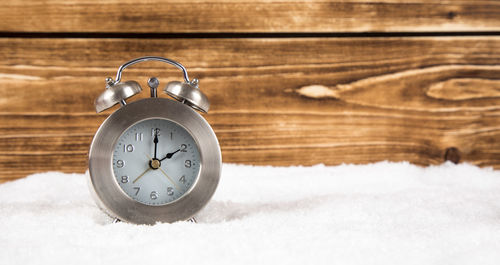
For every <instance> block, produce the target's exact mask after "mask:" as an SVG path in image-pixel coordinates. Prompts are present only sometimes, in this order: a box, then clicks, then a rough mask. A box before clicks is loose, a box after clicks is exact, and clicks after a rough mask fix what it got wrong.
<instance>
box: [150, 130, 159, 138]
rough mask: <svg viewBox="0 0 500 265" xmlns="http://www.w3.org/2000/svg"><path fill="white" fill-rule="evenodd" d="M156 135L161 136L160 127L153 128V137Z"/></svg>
mask: <svg viewBox="0 0 500 265" xmlns="http://www.w3.org/2000/svg"><path fill="white" fill-rule="evenodd" d="M155 135H157V136H160V128H152V129H151V137H155Z"/></svg>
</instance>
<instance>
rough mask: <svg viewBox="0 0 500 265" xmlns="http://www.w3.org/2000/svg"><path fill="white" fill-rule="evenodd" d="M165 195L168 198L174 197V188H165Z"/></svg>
mask: <svg viewBox="0 0 500 265" xmlns="http://www.w3.org/2000/svg"><path fill="white" fill-rule="evenodd" d="M167 195H168V196H173V195H174V188H172V187H168V188H167Z"/></svg>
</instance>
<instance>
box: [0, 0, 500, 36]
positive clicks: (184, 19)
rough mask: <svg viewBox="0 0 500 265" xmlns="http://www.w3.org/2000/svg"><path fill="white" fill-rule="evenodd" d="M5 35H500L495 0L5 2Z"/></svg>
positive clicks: (1, 10) (0, 10)
mask: <svg viewBox="0 0 500 265" xmlns="http://www.w3.org/2000/svg"><path fill="white" fill-rule="evenodd" d="M0 17H2V19H1V20H0V31H4V32H115V33H116V32H117V33H124V32H135V33H185V32H195V33H199V32H205V33H209V32H400V31H403V32H443V31H453V32H463V31H499V30H500V2H499V1H496V0H481V1H474V0H460V1H451V0H446V1H435V0H413V1H401V0H399V1H398V0H377V1H374V0H349V1H323V0H312V1H299V0H290V1H283V0H258V1H250V2H246V1H239V0H219V1H206V0H182V1H180V0H152V1H140V2H138V1H133V0H106V1H101V0H82V1H81V0H78V1H67V0H47V1H43V2H40V1H36V0H4V1H2V2H1V3H0Z"/></svg>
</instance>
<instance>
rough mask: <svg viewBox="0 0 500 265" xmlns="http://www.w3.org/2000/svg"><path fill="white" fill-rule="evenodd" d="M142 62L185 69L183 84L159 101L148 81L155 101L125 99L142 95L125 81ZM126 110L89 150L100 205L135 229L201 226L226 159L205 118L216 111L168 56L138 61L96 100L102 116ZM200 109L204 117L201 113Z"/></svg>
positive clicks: (93, 188) (103, 127) (172, 86)
mask: <svg viewBox="0 0 500 265" xmlns="http://www.w3.org/2000/svg"><path fill="white" fill-rule="evenodd" d="M143 61H160V62H165V63H168V64H170V65H173V66H175V67H177V68H179V69H180V70H182V72H183V75H184V82H178V81H174V82H170V83H168V84H167V85H166V86H165V88H164V92H165V93H166V94H167V95H169V96H170V97H172V98H173V99H174V100H172V99H167V98H159V97H158V95H157V94H158V93H157V88H158V85H159V81H158V79H157V78H155V77H151V78H150V79H149V80H148V86H149V87H150V91H151V97H150V98H146V99H140V100H137V101H134V102H131V103H127V102H126V101H125V100H126V99H127V98H129V97H131V96H133V95H136V94H138V93H140V92H141V91H142V88H141V86H140V85H139V83H137V82H136V81H126V82H121V75H122V71H123V70H124V69H125V68H127V67H128V66H130V65H133V64H136V63H139V62H143ZM115 104H121V107H120V108H119V109H118V110H116V111H115V112H114V113H113V114H111V115H110V116H109V117H108V118H107V119H106V120H105V121H104V122H103V124H102V125H101V126H100V127H99V129H98V130H97V133H96V135H95V136H94V139H93V140H92V144H91V145H90V151H89V173H90V174H89V176H90V184H91V185H90V189H91V192H92V193H93V195H95V196H94V198H95V200H96V202H97V204H98V205H99V206H100V208H102V209H103V210H104V211H105V212H106V213H108V214H109V215H110V216H112V217H114V218H116V220H122V221H126V222H131V223H136V224H154V223H156V222H169V223H171V222H176V221H181V220H191V221H195V219H194V215H195V214H196V213H197V212H198V211H200V210H201V209H202V208H203V207H204V206H205V205H206V204H207V203H208V201H209V200H210V198H211V197H212V195H213V194H214V192H215V190H216V188H217V184H218V182H219V178H220V172H221V165H222V158H221V152H220V147H219V143H218V141H217V137H216V136H215V133H214V132H213V130H212V128H211V127H210V125H209V124H208V123H207V121H206V120H205V119H204V118H203V117H202V116H201V115H200V114H199V113H198V112H202V113H206V112H207V111H208V109H209V101H208V99H207V97H206V96H205V95H204V94H203V93H202V92H201V91H200V89H199V88H198V80H197V79H193V80H190V79H189V77H188V73H187V71H186V69H185V68H184V66H182V65H181V64H180V63H178V62H176V61H173V60H170V59H167V58H162V57H154V56H147V57H141V58H137V59H134V60H131V61H129V62H127V63H125V64H123V65H121V66H120V67H119V68H118V72H117V75H116V78H115V80H113V79H112V78H109V77H108V78H107V79H106V90H105V91H104V92H103V93H102V94H101V95H100V96H99V97H98V98H97V99H96V101H95V108H96V111H97V112H98V113H99V112H101V111H103V110H106V109H108V108H110V107H112V106H114V105H115ZM197 111H198V112H197Z"/></svg>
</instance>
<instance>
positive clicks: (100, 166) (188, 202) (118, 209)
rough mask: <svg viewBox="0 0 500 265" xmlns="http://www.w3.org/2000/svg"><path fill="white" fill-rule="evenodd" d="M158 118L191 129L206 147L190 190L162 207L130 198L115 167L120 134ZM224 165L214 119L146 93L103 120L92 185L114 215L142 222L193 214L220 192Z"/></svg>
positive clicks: (93, 154)
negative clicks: (116, 176)
mask: <svg viewBox="0 0 500 265" xmlns="http://www.w3.org/2000/svg"><path fill="white" fill-rule="evenodd" d="M155 118H157V119H167V120H171V121H173V122H175V123H177V124H179V125H180V126H182V127H183V128H184V129H186V130H187V131H188V133H190V134H191V136H192V137H193V139H194V140H195V142H196V144H197V145H198V149H199V152H200V170H199V173H198V177H197V179H196V181H195V183H194V184H193V186H192V187H191V188H190V190H188V191H187V192H186V193H185V194H184V195H183V196H181V197H180V198H179V199H177V200H176V201H173V202H171V203H168V204H164V205H159V206H153V205H147V204H143V203H140V202H138V201H135V200H133V199H132V198H130V197H129V196H128V195H127V194H126V193H125V192H124V191H123V190H122V189H121V187H119V184H118V182H117V181H116V179H115V175H114V173H113V169H112V159H113V158H112V157H113V151H114V147H115V145H116V143H117V141H118V139H119V137H120V136H121V135H122V134H123V133H124V132H125V131H126V130H127V129H128V128H130V127H131V126H133V125H134V124H137V123H138V122H141V121H143V120H149V119H155ZM221 168H222V156H221V152H220V147H219V142H218V140H217V137H216V135H215V133H214V131H213V130H212V128H211V127H210V125H209V124H208V122H207V121H206V120H205V119H204V118H203V117H202V116H201V115H200V114H199V113H197V112H196V111H194V110H193V109H192V108H190V107H189V106H187V105H185V104H182V103H180V102H177V101H173V100H170V99H165V98H145V99H141V100H137V101H134V102H132V103H130V104H127V105H124V106H122V107H121V108H120V109H118V110H117V111H115V112H114V113H112V114H111V115H110V116H109V117H108V118H107V119H106V120H105V121H104V122H103V123H102V124H101V126H100V127H99V129H98V130H97V132H96V134H95V136H94V138H93V140H92V143H91V145H90V150H89V182H90V189H91V191H92V193H93V195H94V199H95V200H96V202H97V204H98V205H99V206H100V207H101V208H102V209H103V210H104V211H105V212H107V213H108V214H109V215H111V216H113V217H115V218H118V219H120V220H123V221H127V222H131V223H137V224H154V223H156V222H168V223H172V222H176V221H181V220H188V219H190V218H192V217H193V216H194V215H195V214H196V213H197V212H199V211H200V210H201V209H202V208H203V207H204V206H205V205H206V204H207V203H208V201H209V200H210V199H211V197H212V196H213V194H214V193H215V190H216V188H217V185H218V182H219V179H220V173H221Z"/></svg>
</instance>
